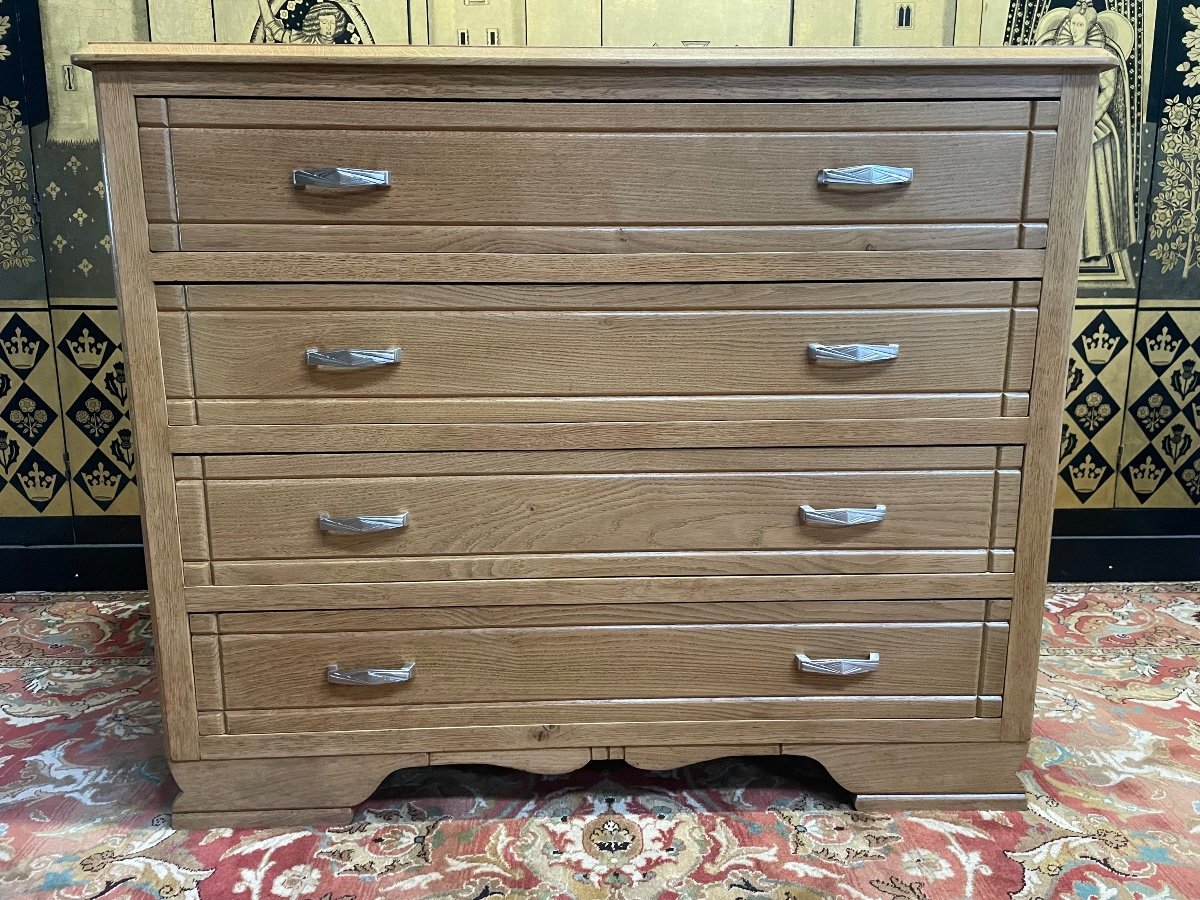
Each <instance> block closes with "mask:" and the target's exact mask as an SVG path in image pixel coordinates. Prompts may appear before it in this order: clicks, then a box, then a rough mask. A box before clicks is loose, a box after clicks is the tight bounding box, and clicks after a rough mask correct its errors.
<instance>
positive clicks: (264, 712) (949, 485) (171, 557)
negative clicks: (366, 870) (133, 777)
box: [77, 45, 1109, 825]
mask: <svg viewBox="0 0 1200 900" xmlns="http://www.w3.org/2000/svg"><path fill="white" fill-rule="evenodd" d="M77 62H78V63H79V64H81V65H84V66H87V67H89V68H91V69H92V70H93V71H94V73H95V83H96V91H97V96H98V101H99V112H100V118H101V131H102V139H103V146H104V156H105V166H106V173H107V178H108V185H109V196H110V201H111V215H112V229H113V238H114V252H115V256H116V262H117V278H118V284H119V290H120V300H121V307H122V311H123V316H124V328H125V352H126V354H127V359H128V368H129V372H130V375H131V385H132V394H133V402H134V406H135V415H136V426H137V444H136V447H137V451H138V455H139V459H138V464H139V467H140V473H141V474H140V486H141V490H142V496H143V499H144V524H145V539H146V548H147V559H148V566H149V571H150V580H151V586H152V596H153V615H154V622H155V628H156V635H157V647H158V662H159V673H160V678H161V686H162V695H163V703H164V708H165V715H166V728H167V735H166V736H167V747H168V752H169V757H170V762H171V768H172V771H173V773H174V775H175V778H176V780H177V781H178V782H179V784H180V785H181V787H182V789H183V793H182V795H181V797H180V798H179V800H178V801H177V802H176V806H175V813H176V823H177V824H179V825H235V824H253V823H259V822H274V823H282V822H308V821H315V820H322V821H326V820H336V819H342V820H345V819H346V818H348V817H349V815H350V813H351V809H352V807H353V806H354V805H355V804H356V803H358V802H360V801H362V800H363V799H365V798H366V797H367V796H368V795H369V794H370V793H371V792H372V791H373V790H374V789H375V787H376V786H377V785H378V784H379V783H380V781H381V780H382V779H383V778H384V777H385V776H386V775H387V774H388V773H389V772H391V771H392V770H393V769H397V768H401V767H406V766H424V765H438V764H452V763H496V764H500V765H504V766H512V767H516V768H521V769H526V770H530V771H536V772H563V771H568V770H570V769H574V768H576V767H578V766H582V765H584V764H586V763H587V762H589V761H590V760H593V759H624V760H625V761H626V762H627V763H629V764H631V765H634V766H640V767H645V768H670V767H673V766H677V765H682V764H686V763H690V762H695V761H699V760H704V759H710V758H715V757H720V756H727V755H797V756H807V757H811V758H813V759H815V760H818V761H819V762H821V763H822V764H823V765H824V766H825V767H826V768H827V769H828V770H829V772H830V773H831V774H832V775H833V777H834V778H836V779H838V780H839V781H840V782H841V783H842V785H843V786H844V787H846V788H847V789H849V790H850V791H852V792H853V793H854V794H855V795H856V802H857V805H858V806H859V807H860V808H864V809H866V808H869V809H893V808H901V807H1009V806H1015V805H1020V804H1022V803H1023V802H1024V793H1023V790H1022V787H1021V783H1020V781H1019V780H1018V778H1017V776H1016V772H1017V770H1018V768H1019V767H1020V765H1021V763H1022V760H1023V759H1024V755H1025V751H1026V746H1027V743H1026V742H1027V741H1028V739H1029V737H1030V723H1031V711H1032V705H1033V695H1034V687H1035V679H1036V671H1037V645H1038V632H1039V625H1040V619H1041V606H1042V597H1043V590H1044V578H1045V565H1046V555H1047V547H1048V541H1049V523H1050V506H1051V497H1052V483H1053V474H1054V448H1055V445H1056V443H1057V437H1058V417H1059V408H1060V400H1061V390H1062V385H1063V378H1064V363H1065V355H1066V354H1065V351H1066V340H1067V329H1068V321H1069V318H1070V312H1071V306H1072V301H1073V293H1074V283H1075V270H1076V267H1077V260H1078V249H1079V246H1080V236H1081V231H1082V215H1083V201H1084V198H1083V190H1084V188H1083V185H1084V183H1085V177H1086V172H1087V166H1088V161H1089V158H1090V155H1091V153H1090V142H1091V134H1092V125H1093V120H1092V116H1093V109H1094V105H1095V97H1096V94H1097V90H1098V73H1099V72H1100V71H1101V70H1102V69H1104V68H1105V67H1107V66H1108V65H1109V58H1108V57H1107V55H1105V54H1103V53H1100V52H1098V51H1096V52H1093V51H1090V50H1066V49H1061V48H1040V49H996V50H990V49H975V50H930V51H919V52H914V51H900V50H897V51H867V50H836V51H833V50H828V51H824V50H823V51H800V50H762V51H719V50H705V51H697V50H687V51H668V50H658V49H655V50H650V51H641V50H639V51H624V50H596V51H592V50H577V51H576V50H554V51H534V50H519V51H517V50H503V51H500V50H497V51H491V52H486V53H481V52H474V51H470V50H462V51H441V50H431V49H409V48H382V47H372V48H366V47H355V48H325V47H312V48H303V49H297V48H291V47H275V46H263V47H252V48H246V47H238V46H204V47H199V46H197V47H174V46H163V45H128V46H123V45H111V46H101V47H94V48H92V49H91V50H89V51H88V52H87V53H85V54H83V55H81V56H80V57H79V58H78V59H77Z"/></svg>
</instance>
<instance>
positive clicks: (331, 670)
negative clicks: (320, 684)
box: [325, 662, 417, 685]
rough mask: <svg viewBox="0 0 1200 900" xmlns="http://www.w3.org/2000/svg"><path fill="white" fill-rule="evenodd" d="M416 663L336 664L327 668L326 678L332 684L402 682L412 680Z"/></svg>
mask: <svg viewBox="0 0 1200 900" xmlns="http://www.w3.org/2000/svg"><path fill="white" fill-rule="evenodd" d="M416 665H417V664H416V663H415V662H410V663H405V664H404V665H402V666H401V667H400V668H398V669H339V668H338V667H337V666H336V665H334V666H328V667H327V668H326V669H325V680H326V681H328V682H329V683H330V684H362V685H371V684H400V683H401V682H404V681H412V678H413V669H414V668H415V667H416Z"/></svg>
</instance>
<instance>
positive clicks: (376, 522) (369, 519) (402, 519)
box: [317, 512, 408, 534]
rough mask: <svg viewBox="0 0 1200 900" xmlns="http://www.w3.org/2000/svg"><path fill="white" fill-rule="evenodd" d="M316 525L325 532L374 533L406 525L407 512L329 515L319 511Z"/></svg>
mask: <svg viewBox="0 0 1200 900" xmlns="http://www.w3.org/2000/svg"><path fill="white" fill-rule="evenodd" d="M317 525H318V526H320V528H321V530H322V531H324V532H325V533H326V534H375V533H377V532H380V531H396V530H397V529H400V528H405V527H407V525H408V513H406V512H402V513H400V514H399V515H395V516H331V515H329V513H321V514H319V515H318V516H317Z"/></svg>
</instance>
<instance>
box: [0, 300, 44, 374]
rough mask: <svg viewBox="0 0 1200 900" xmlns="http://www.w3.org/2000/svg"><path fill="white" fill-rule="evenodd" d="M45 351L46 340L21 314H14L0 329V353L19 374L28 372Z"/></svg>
mask: <svg viewBox="0 0 1200 900" xmlns="http://www.w3.org/2000/svg"><path fill="white" fill-rule="evenodd" d="M45 352H46V340H45V339H44V338H43V337H42V335H41V334H39V333H38V331H37V329H35V328H34V327H33V326H32V325H30V324H29V322H28V321H26V320H25V319H24V318H23V317H22V316H20V315H17V314H14V315H13V316H11V317H10V318H9V320H8V323H7V324H6V325H5V326H4V328H2V329H0V355H3V357H4V361H5V362H6V363H8V364H9V366H11V367H12V368H13V369H15V370H16V371H17V372H19V373H21V374H25V373H28V372H29V371H30V370H31V369H33V367H34V366H36V365H37V364H38V360H40V359H41V358H42V356H43V355H44V354H45Z"/></svg>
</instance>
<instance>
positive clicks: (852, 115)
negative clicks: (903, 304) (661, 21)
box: [141, 99, 1055, 250]
mask: <svg viewBox="0 0 1200 900" xmlns="http://www.w3.org/2000/svg"><path fill="white" fill-rule="evenodd" d="M1032 106H1033V105H1032V104H1030V103H1026V102H1016V101H1010V102H994V103H986V102H983V103H971V104H967V103H952V102H930V103H902V102H871V103H771V104H763V103H722V102H715V103H639V102H626V103H572V102H541V103H523V102H478V103H476V102H424V101H422V102H392V101H344V102H327V101H319V100H296V101H290V100H249V99H245V100H240V99H239V100H215V99H213V100H188V99H173V100H170V101H169V103H168V107H167V115H166V122H167V123H168V124H167V127H166V128H162V127H144V128H143V129H142V135H141V138H142V146H143V157H144V160H145V168H146V191H147V204H148V207H149V210H150V219H151V221H159V222H178V223H180V224H181V225H182V226H184V227H183V228H181V245H182V249H184V250H199V249H221V248H230V249H236V248H245V249H314V250H316V249H327V247H324V246H323V245H322V230H317V229H313V230H312V231H311V232H305V233H302V234H304V236H305V237H306V239H309V240H311V244H310V245H309V246H307V247H305V246H300V247H297V246H296V245H295V234H289V233H288V230H287V229H282V228H279V226H280V225H283V224H293V225H308V226H344V227H353V226H359V227H362V228H370V229H373V231H372V232H371V233H370V236H369V239H368V240H367V242H366V243H365V244H364V245H363V246H361V247H359V248H357V249H364V250H369V249H391V250H397V249H399V250H428V249H460V250H461V249H479V250H491V249H494V248H493V247H491V246H474V247H470V246H463V245H462V244H461V242H460V243H457V244H455V243H454V240H455V239H456V238H461V230H462V229H463V228H464V227H467V226H472V227H476V228H480V227H482V228H492V229H503V228H510V229H517V230H520V229H528V228H534V227H542V228H545V227H554V228H557V229H560V230H564V231H570V230H572V229H578V230H580V231H583V230H584V229H585V228H586V227H592V228H595V227H601V228H603V227H610V228H616V227H631V228H635V229H636V228H648V227H657V228H666V229H689V230H690V231H691V232H692V233H691V234H689V236H688V237H689V240H690V241H691V243H690V244H689V246H688V248H687V249H697V250H713V249H721V250H723V249H731V248H730V246H729V242H730V240H731V238H730V236H729V235H728V234H727V233H722V234H718V232H720V231H721V230H722V229H728V228H731V227H735V228H748V227H750V228H752V227H754V226H760V227H762V229H761V230H762V231H763V232H764V234H762V235H761V238H762V240H763V241H764V242H765V243H764V244H763V245H761V246H755V243H754V242H755V239H756V236H754V235H750V236H747V235H744V234H743V235H739V236H738V237H737V240H738V241H739V242H740V243H739V244H738V246H737V249H741V250H753V249H771V250H781V249H792V250H805V249H829V247H828V246H827V245H820V246H814V245H808V244H807V243H806V238H807V235H806V234H805V232H804V231H803V229H802V228H801V229H799V230H793V231H791V232H789V233H787V234H786V235H785V236H784V237H783V238H781V237H780V236H779V235H778V234H774V235H770V234H766V233H765V232H767V231H770V230H771V228H779V227H780V226H792V227H793V229H795V228H796V227H797V226H815V225H825V226H831V225H832V226H854V225H860V224H861V225H867V226H872V225H895V224H903V223H912V224H920V225H923V226H928V225H929V224H930V223H948V224H955V223H958V224H962V223H1020V222H1024V221H1038V220H1043V221H1044V220H1045V218H1046V211H1047V203H1048V196H1049V190H1048V180H1049V177H1050V170H1051V167H1052V161H1053V152H1054V140H1055V134H1054V132H1053V131H1047V130H1038V129H1033V124H1032V123H1033V112H1032ZM1031 129H1032V130H1031ZM1030 151H1032V152H1030ZM857 166H889V167H897V168H900V169H911V170H912V180H911V183H897V184H884V185H875V186H862V185H859V186H854V185H843V184H836V183H826V184H821V183H819V178H818V176H819V175H820V173H821V172H822V171H823V170H838V169H845V168H847V167H857ZM333 167H351V168H355V169H363V170H372V171H376V172H381V173H382V172H386V173H387V181H388V184H387V185H386V186H378V187H369V186H368V187H363V186H359V187H352V188H337V187H319V186H313V185H311V184H309V185H302V186H297V185H295V184H294V180H295V177H294V173H296V172H298V171H312V170H315V169H322V168H333ZM901 177H903V176H901ZM302 179H303V176H302ZM834 180H835V181H836V179H834ZM189 226H191V227H189ZM232 226H238V227H236V228H235V227H232ZM414 226H420V228H419V229H416V228H414ZM388 227H390V228H391V231H385V232H383V233H381V229H386V228H388ZM405 229H411V230H412V231H414V232H416V233H411V234H410V233H408V232H406V231H405ZM456 229H457V230H456ZM324 230H328V229H324ZM706 231H707V232H708V234H709V235H711V236H712V237H713V238H714V240H713V241H711V242H706V239H705V238H706V234H705V232H706ZM696 232H699V234H697V233H696ZM364 235H366V232H364ZM438 235H440V236H441V238H440V239H441V240H442V241H443V246H441V247H434V246H431V243H430V242H431V240H433V239H434V237H431V236H438ZM954 238H955V235H953V234H948V235H946V236H945V240H949V241H953V239H954ZM975 238H976V239H977V238H978V235H975ZM557 240H560V241H561V240H563V238H562V237H561V235H560V236H559V237H558V238H557ZM939 240H940V239H939ZM943 244H944V241H943V242H939V243H937V244H936V246H935V247H933V249H936V247H940V246H942V245H943ZM950 245H951V246H953V244H950ZM993 246H994V244H993ZM886 248H887V247H886V246H883V247H880V249H886ZM337 249H349V248H346V247H344V246H341V245H339V246H338V247H337ZM547 249H554V250H558V249H563V248H562V247H559V246H553V247H548V248H547ZM566 249H568V250H569V249H585V250H586V249H594V248H593V247H589V246H588V245H587V243H586V241H583V242H582V243H581V242H580V241H578V240H576V242H575V246H572V247H568V248H566ZM897 249H899V248H897Z"/></svg>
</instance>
